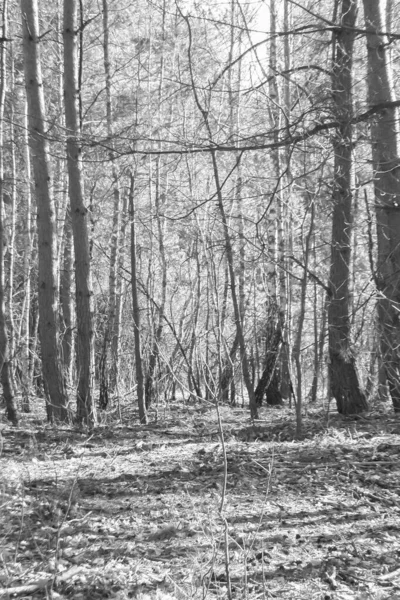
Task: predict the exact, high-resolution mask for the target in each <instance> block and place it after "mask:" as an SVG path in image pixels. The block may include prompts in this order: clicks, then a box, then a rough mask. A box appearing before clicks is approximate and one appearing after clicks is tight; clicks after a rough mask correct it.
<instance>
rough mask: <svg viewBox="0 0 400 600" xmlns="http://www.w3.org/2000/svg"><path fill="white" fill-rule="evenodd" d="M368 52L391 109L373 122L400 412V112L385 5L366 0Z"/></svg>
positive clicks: (384, 295) (385, 331) (381, 302)
mask: <svg viewBox="0 0 400 600" xmlns="http://www.w3.org/2000/svg"><path fill="white" fill-rule="evenodd" d="M363 2H364V14H365V27H366V29H367V31H368V34H367V49H368V78H367V79H368V96H369V104H370V106H371V107H373V106H377V105H384V104H387V106H386V107H385V108H384V110H380V111H379V112H377V113H376V115H374V117H373V118H372V120H371V141H372V164H373V171H374V173H373V175H374V188H375V207H376V226H377V241H378V259H377V269H376V273H375V281H376V284H377V288H378V291H379V296H378V306H377V308H378V319H379V326H380V344H381V353H382V360H383V364H384V368H385V370H386V377H387V381H388V386H389V390H390V395H391V397H392V402H393V407H394V410H395V411H396V412H400V319H399V313H400V270H399V264H400V160H399V152H398V132H397V124H398V114H397V109H396V108H394V107H393V106H390V103H391V102H393V100H394V93H393V88H392V81H391V66H390V61H389V52H388V46H387V42H386V40H385V39H384V36H382V35H380V34H379V32H381V31H383V30H384V25H383V19H382V12H381V11H382V6H381V5H382V3H381V2H380V1H378V0H363Z"/></svg>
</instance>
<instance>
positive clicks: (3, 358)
mask: <svg viewBox="0 0 400 600" xmlns="http://www.w3.org/2000/svg"><path fill="white" fill-rule="evenodd" d="M7 19H8V7H7V0H4V2H3V24H2V29H1V35H2V38H3V41H2V42H0V379H1V384H2V386H3V395H4V399H5V402H6V411H7V419H8V420H9V421H11V422H12V423H13V425H17V424H18V420H19V415H18V411H17V407H16V404H15V399H14V391H13V386H12V381H11V363H10V354H9V347H8V331H7V325H6V314H5V290H4V248H5V245H6V242H5V231H4V189H3V181H4V148H3V134H4V102H5V95H6V42H5V41H4V39H5V38H7Z"/></svg>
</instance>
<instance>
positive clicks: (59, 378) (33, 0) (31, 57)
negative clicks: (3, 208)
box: [21, 0, 69, 421]
mask: <svg viewBox="0 0 400 600" xmlns="http://www.w3.org/2000/svg"><path fill="white" fill-rule="evenodd" d="M21 12H22V32H23V52H24V71H25V85H26V94H27V103H28V123H29V136H30V147H31V156H32V166H33V171H34V178H35V192H36V201H37V222H38V254H39V269H38V271H39V273H38V279H39V282H38V283H39V287H38V299H39V337H40V343H41V356H42V370H43V378H44V382H45V388H46V393H47V395H48V416H49V418H50V419H55V420H61V421H68V420H69V411H68V409H67V394H66V390H65V383H64V377H63V370H62V366H61V360H60V354H59V344H58V290H57V276H56V255H57V250H56V223H55V209H54V200H53V196H52V192H51V181H52V175H51V167H50V158H49V144H48V140H47V136H46V130H45V126H44V123H45V104H44V94H43V82H42V73H41V66H40V50H39V44H40V36H39V17H38V5H37V0H21Z"/></svg>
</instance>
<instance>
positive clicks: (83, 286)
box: [64, 0, 96, 426]
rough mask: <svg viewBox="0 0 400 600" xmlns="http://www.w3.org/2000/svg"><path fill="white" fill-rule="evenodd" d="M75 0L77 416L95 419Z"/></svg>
mask: <svg viewBox="0 0 400 600" xmlns="http://www.w3.org/2000/svg"><path fill="white" fill-rule="evenodd" d="M77 35H78V19H77V1H76V0H64V100H65V126H66V129H67V165H68V180H69V199H70V206H71V219H72V233H73V238H74V250H75V285H76V325H77V364H78V385H77V420H78V422H81V421H85V422H86V423H87V424H88V425H89V426H93V425H94V423H95V422H96V408H95V403H94V398H93V359H94V355H93V306H92V303H93V291H92V283H91V273H90V253H89V233H88V211H87V208H86V206H85V203H84V200H83V176H82V148H81V142H80V124H79V116H78V96H77V94H78V65H77Z"/></svg>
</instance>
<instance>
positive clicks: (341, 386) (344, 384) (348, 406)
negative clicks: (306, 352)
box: [330, 353, 368, 415]
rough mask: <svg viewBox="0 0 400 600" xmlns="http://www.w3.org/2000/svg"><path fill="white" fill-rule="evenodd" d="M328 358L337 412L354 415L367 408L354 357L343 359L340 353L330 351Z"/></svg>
mask: <svg viewBox="0 0 400 600" xmlns="http://www.w3.org/2000/svg"><path fill="white" fill-rule="evenodd" d="M330 359H331V363H330V378H331V392H332V396H333V397H334V398H335V400H336V404H337V409H338V413H340V414H341V415H356V414H359V413H362V412H364V411H366V410H368V403H367V399H366V397H365V393H364V391H363V390H362V389H361V385H360V382H359V378H358V374H357V370H356V366H355V361H354V358H352V357H350V358H349V359H348V360H345V359H344V358H343V357H342V356H341V355H339V354H333V353H331V355H330Z"/></svg>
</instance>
